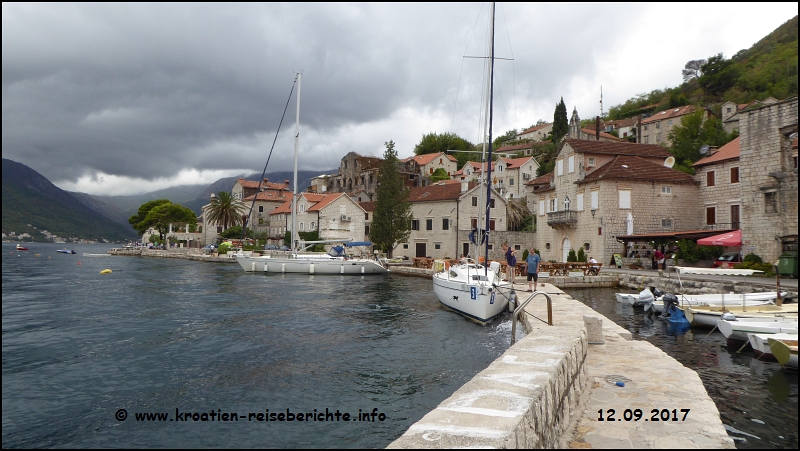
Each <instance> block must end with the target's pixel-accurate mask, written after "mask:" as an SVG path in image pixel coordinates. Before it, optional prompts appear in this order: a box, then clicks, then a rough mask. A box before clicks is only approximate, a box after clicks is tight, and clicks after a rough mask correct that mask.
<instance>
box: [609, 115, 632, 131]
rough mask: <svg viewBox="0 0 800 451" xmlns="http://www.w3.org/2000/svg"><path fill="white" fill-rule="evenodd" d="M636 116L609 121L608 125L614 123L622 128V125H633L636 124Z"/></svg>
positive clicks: (615, 126) (616, 126)
mask: <svg viewBox="0 0 800 451" xmlns="http://www.w3.org/2000/svg"><path fill="white" fill-rule="evenodd" d="M636 119H637V118H635V117H629V118H627V119H617V120H616V121H607V122H606V125H613V126H614V128H622V127H631V126H634V125H636Z"/></svg>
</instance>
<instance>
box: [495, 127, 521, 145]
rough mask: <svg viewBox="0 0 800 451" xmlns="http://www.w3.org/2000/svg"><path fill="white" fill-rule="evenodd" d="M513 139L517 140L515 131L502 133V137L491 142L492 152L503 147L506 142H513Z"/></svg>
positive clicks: (513, 129)
mask: <svg viewBox="0 0 800 451" xmlns="http://www.w3.org/2000/svg"><path fill="white" fill-rule="evenodd" d="M515 139H517V129H516V128H512V129H511V130H509V131H507V132H505V133H503V134H502V135H500V136H498V137H496V138H495V139H494V141H493V142H492V150H497V149H499V148H501V147H503V144H504V143H505V142H506V141H514V140H515Z"/></svg>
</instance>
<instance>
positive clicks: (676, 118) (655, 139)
mask: <svg viewBox="0 0 800 451" xmlns="http://www.w3.org/2000/svg"><path fill="white" fill-rule="evenodd" d="M695 111H697V107H695V106H694V105H686V106H682V107H678V108H672V109H669V110H665V111H659V112H657V113H654V114H653V115H652V116H650V117H648V118H646V119H642V135H641V136H639V142H640V143H642V144H665V145H669V144H670V142H669V132H671V131H672V129H673V127H675V126H676V125H680V123H681V120H682V119H683V118H684V117H685V116H687V115H689V114H693V113H694V112H695ZM705 113H706V114H705V118H708V117H710V116H711V111H710V110H708V109H705ZM705 118H704V119H705Z"/></svg>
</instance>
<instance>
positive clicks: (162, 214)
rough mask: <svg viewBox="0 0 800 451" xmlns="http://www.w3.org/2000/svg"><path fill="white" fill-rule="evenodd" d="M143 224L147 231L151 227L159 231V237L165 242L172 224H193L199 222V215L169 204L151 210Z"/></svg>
mask: <svg viewBox="0 0 800 451" xmlns="http://www.w3.org/2000/svg"><path fill="white" fill-rule="evenodd" d="M142 222H143V223H144V224H145V225H146V227H145V230H147V228H149V227H153V228H155V229H156V230H158V236H159V237H160V238H161V240H162V241H163V240H164V236H165V235H166V234H167V231H168V230H169V226H170V224H172V225H180V224H191V223H193V222H197V215H196V214H195V213H194V212H193V211H192V210H191V209H190V208H187V207H184V206H183V205H180V204H173V203H172V202H167V203H166V204H161V205H159V206H157V207H155V208H153V209H151V210H150V211H149V212H148V213H147V216H146V217H145V218H144V221H142ZM137 230H138V229H137Z"/></svg>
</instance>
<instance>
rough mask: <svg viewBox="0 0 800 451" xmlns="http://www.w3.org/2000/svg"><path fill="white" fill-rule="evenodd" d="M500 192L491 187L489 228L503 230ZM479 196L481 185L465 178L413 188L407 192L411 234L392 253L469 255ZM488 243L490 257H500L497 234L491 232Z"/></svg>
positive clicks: (504, 216)
mask: <svg viewBox="0 0 800 451" xmlns="http://www.w3.org/2000/svg"><path fill="white" fill-rule="evenodd" d="M484 189H485V187H484ZM483 194H484V195H485V193H483ZM499 194H500V193H498V192H496V191H495V190H492V196H493V199H492V203H491V207H490V208H489V210H490V212H491V213H490V217H489V220H490V223H489V229H490V231H498V232H500V231H505V230H506V226H507V224H506V202H505V200H503V198H502V197H500V196H499ZM480 196H481V192H480V186H479V185H478V184H476V183H468V182H466V181H464V182H455V183H454V182H452V181H451V182H437V183H434V184H433V185H430V186H425V187H419V188H412V189H411V193H410V195H409V201H410V202H411V212H412V215H413V217H414V219H413V221H412V223H411V235H410V236H409V239H408V242H406V243H399V244H398V245H397V246H396V247H395V249H394V251H393V253H392V255H393V256H394V257H404V256H405V257H409V258H413V257H433V258H445V257H449V258H457V257H458V256H459V255H461V254H465V255H466V254H470V245H469V241H468V238H467V236H468V235H469V232H470V231H471V230H472V229H474V228H477V227H478V224H477V222H478V210H479V208H480V207H479V206H478V204H479V202H480V201H479V200H480ZM480 209H481V210H483V209H482V208H480ZM484 227H485V224H481V228H484ZM489 243H490V247H491V250H490V257H489V258H493V259H500V258H502V250H501V249H500V244H501V243H500V242H497V237H495V236H493V234H492V233H491V232H490V233H489Z"/></svg>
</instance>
